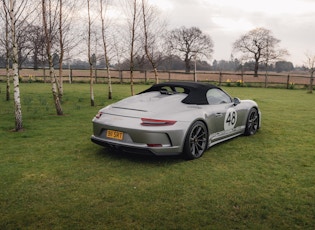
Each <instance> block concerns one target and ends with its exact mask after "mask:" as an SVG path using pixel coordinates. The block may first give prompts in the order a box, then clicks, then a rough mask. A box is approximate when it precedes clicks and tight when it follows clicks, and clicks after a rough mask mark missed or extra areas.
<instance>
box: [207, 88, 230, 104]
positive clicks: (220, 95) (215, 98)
mask: <svg viewBox="0 0 315 230" xmlns="http://www.w3.org/2000/svg"><path fill="white" fill-rule="evenodd" d="M207 100H208V103H209V104H210V105H218V104H222V103H231V102H232V99H231V97H230V96H229V95H227V94H226V93H225V92H224V91H222V90H220V89H209V90H208V92H207Z"/></svg>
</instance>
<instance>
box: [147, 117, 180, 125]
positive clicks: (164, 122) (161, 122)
mask: <svg viewBox="0 0 315 230" xmlns="http://www.w3.org/2000/svg"><path fill="white" fill-rule="evenodd" d="M141 121H142V123H141V125H143V126H167V125H174V124H175V123H176V121H172V120H157V119H150V118H141Z"/></svg>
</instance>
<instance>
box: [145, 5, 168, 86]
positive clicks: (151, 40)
mask: <svg viewBox="0 0 315 230" xmlns="http://www.w3.org/2000/svg"><path fill="white" fill-rule="evenodd" d="M141 8H142V21H143V34H144V51H145V54H146V57H147V59H148V60H149V62H150V64H151V66H152V68H153V71H154V77H155V83H159V78H158V72H157V65H158V61H160V60H161V53H160V52H159V51H158V39H159V38H161V36H162V35H163V31H165V25H164V23H161V21H160V20H159V17H158V14H157V11H156V10H155V9H154V8H153V6H152V5H150V4H149V3H148V1H147V0H142V4H141ZM153 30H154V32H153Z"/></svg>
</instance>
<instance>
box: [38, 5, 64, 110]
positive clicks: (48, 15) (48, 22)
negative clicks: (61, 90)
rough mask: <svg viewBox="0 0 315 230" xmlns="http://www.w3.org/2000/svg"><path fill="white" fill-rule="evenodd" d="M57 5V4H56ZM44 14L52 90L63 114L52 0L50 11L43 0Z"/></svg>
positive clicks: (49, 6)
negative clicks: (55, 66) (54, 58)
mask: <svg viewBox="0 0 315 230" xmlns="http://www.w3.org/2000/svg"><path fill="white" fill-rule="evenodd" d="M55 7H56V6H55ZM42 16H43V29H44V33H45V46H46V55H47V60H48V64H49V76H50V80H51V90H52V95H53V100H54V104H55V108H56V112H57V115H63V110H62V107H61V101H60V98H59V95H58V86H57V79H56V76H55V70H54V63H53V56H52V44H53V39H54V34H53V31H54V30H53V28H54V27H55V24H54V23H55V21H54V20H52V17H53V15H52V4H51V0H48V12H47V2H46V0H42Z"/></svg>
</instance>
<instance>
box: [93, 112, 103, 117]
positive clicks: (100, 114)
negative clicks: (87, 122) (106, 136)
mask: <svg viewBox="0 0 315 230" xmlns="http://www.w3.org/2000/svg"><path fill="white" fill-rule="evenodd" d="M102 115H103V113H102V112H98V113H97V114H96V115H95V117H96V118H97V119H99V118H100V117H101V116H102Z"/></svg>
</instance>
